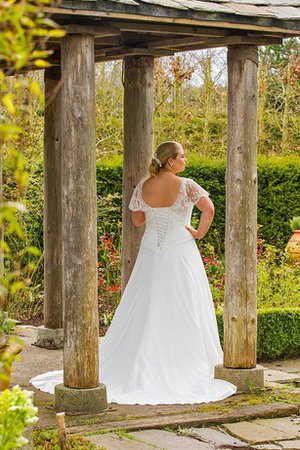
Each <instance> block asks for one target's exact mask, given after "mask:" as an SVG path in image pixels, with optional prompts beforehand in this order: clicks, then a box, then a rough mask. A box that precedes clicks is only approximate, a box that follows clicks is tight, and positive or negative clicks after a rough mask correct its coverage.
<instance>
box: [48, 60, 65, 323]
mask: <svg viewBox="0 0 300 450" xmlns="http://www.w3.org/2000/svg"><path fill="white" fill-rule="evenodd" d="M44 81H45V117H44V252H45V253H44V281H45V295H44V325H45V327H46V328H53V329H55V328H62V322H63V321H62V314H63V294H62V211H61V183H62V179H61V177H62V174H61V164H62V161H61V158H62V153H61V79H60V71H59V70H53V69H47V70H45V76H44Z"/></svg>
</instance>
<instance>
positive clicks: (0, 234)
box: [0, 154, 6, 313]
mask: <svg viewBox="0 0 300 450" xmlns="http://www.w3.org/2000/svg"><path fill="white" fill-rule="evenodd" d="M2 203H3V180H2V155H1V154H0V206H1V207H2ZM3 240H4V229H3V225H2V224H1V223H0V241H1V242H2V241H3ZM0 277H1V278H2V277H4V249H3V246H2V245H1V247H0ZM0 311H1V312H2V313H3V312H4V311H6V295H5V294H4V292H0Z"/></svg>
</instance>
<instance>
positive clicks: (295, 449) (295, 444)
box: [279, 439, 300, 450]
mask: <svg viewBox="0 0 300 450" xmlns="http://www.w3.org/2000/svg"><path fill="white" fill-rule="evenodd" d="M279 444H280V445H281V448H285V449H286V450H299V449H300V440H299V439H297V440H296V441H280V442H279Z"/></svg>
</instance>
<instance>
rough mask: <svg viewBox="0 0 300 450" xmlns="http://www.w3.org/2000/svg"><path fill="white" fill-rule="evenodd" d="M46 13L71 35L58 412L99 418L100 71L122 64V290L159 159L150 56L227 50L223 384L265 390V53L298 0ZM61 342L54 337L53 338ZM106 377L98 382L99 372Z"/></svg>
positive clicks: (58, 185)
mask: <svg viewBox="0 0 300 450" xmlns="http://www.w3.org/2000/svg"><path fill="white" fill-rule="evenodd" d="M45 11H46V12H48V13H49V14H50V15H51V17H52V18H53V19H54V20H55V21H56V22H57V23H59V24H60V25H61V26H62V27H63V28H64V29H65V30H66V33H67V34H66V36H65V37H63V38H62V39H61V40H58V39H49V40H48V43H47V45H48V47H49V48H51V49H53V54H52V56H51V57H50V62H51V63H52V65H53V66H52V67H51V68H50V69H47V70H46V71H45V96H46V109H45V225H44V226H45V323H44V325H45V326H44V327H43V329H41V331H40V336H39V339H38V341H39V345H45V346H47V345H49V341H51V340H52V345H54V346H55V345H59V341H60V337H61V333H62V331H61V330H62V324H63V325H64V326H63V329H64V331H63V333H64V384H63V385H61V386H59V387H58V388H57V389H56V393H55V407H56V409H57V410H64V411H72V412H74V411H75V412H76V411H77V412H80V411H100V410H101V409H103V408H105V407H106V394H105V386H103V385H102V384H100V385H99V371H98V369H99V362H98V309H97V239H96V218H97V217H96V154H95V92H94V91H95V86H94V83H95V82H94V80H95V63H96V62H102V61H110V60H116V59H124V62H125V64H124V171H123V248H122V288H123V289H124V286H125V285H126V282H127V280H128V277H129V275H130V273H131V270H132V267H133V264H134V261H135V258H136V254H137V251H138V247H139V243H140V238H141V230H139V229H137V228H135V227H134V226H133V225H132V223H131V219H130V214H129V212H128V203H129V200H130V197H131V195H132V191H133V189H134V187H135V186H136V184H137V182H138V181H139V180H140V179H141V178H142V177H144V176H145V175H146V173H147V167H148V163H149V160H150V158H151V155H152V151H153V95H154V94H153V91H154V90H153V65H154V58H158V57H162V56H169V55H173V54H175V53H176V52H182V51H187V50H200V49H207V48H213V47H228V151H227V170H226V243H225V244H226V245H225V246H226V291H225V310H224V330H225V331H224V362H223V365H221V366H218V367H217V368H216V373H215V374H216V377H220V378H223V379H227V380H230V381H232V382H234V383H236V384H237V385H238V386H239V388H240V390H247V389H249V388H250V387H255V386H258V387H261V386H263V369H262V368H261V367H259V366H257V365H256V336H257V331H256V330H257V315H256V224H257V167H256V166H257V164H256V146H257V95H258V94H257V67H258V46H259V45H268V44H280V43H281V42H282V39H283V38H286V37H291V36H298V35H300V4H299V0H215V1H212V0H201V1H200V0H105V1H104V0H90V1H81V0H72V1H70V0H69V1H62V3H60V4H59V5H57V6H53V7H46V8H45ZM53 336H54V337H55V338H54V337H53ZM100 380H101V374H100Z"/></svg>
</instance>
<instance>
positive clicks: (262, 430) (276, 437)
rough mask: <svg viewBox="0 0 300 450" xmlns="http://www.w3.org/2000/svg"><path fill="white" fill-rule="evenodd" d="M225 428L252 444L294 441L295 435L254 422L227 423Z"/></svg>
mask: <svg viewBox="0 0 300 450" xmlns="http://www.w3.org/2000/svg"><path fill="white" fill-rule="evenodd" d="M223 427H224V428H225V429H226V430H227V431H229V432H230V433H231V434H234V435H235V436H237V437H239V438H240V439H243V440H244V441H247V442H249V443H251V444H259V443H263V442H272V441H280V440H286V439H293V437H294V433H290V432H288V431H286V432H284V431H279V430H275V429H273V428H269V427H265V426H263V425H259V424H257V423H253V422H238V423H227V424H226V423H225V424H223Z"/></svg>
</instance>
